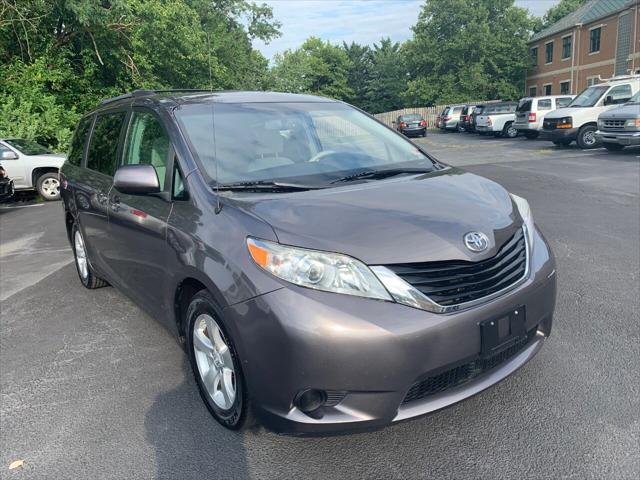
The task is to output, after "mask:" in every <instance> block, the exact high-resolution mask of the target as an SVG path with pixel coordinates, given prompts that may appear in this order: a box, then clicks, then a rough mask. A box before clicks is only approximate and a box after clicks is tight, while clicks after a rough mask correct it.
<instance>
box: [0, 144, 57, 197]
mask: <svg viewBox="0 0 640 480" xmlns="http://www.w3.org/2000/svg"><path fill="white" fill-rule="evenodd" d="M65 158H66V157H65V156H64V155H56V154H55V153H53V152H51V151H50V150H48V149H46V148H45V147H43V146H42V145H40V144H38V143H36V142H32V141H30V140H24V139H20V138H0V161H2V166H3V167H4V169H5V170H6V172H7V176H9V177H10V178H11V179H12V180H13V184H14V187H15V189H16V190H33V189H35V190H37V192H38V193H39V194H40V195H42V197H43V198H44V199H45V200H58V199H59V198H60V181H59V180H58V171H59V170H60V167H61V166H62V164H63V163H64V160H65Z"/></svg>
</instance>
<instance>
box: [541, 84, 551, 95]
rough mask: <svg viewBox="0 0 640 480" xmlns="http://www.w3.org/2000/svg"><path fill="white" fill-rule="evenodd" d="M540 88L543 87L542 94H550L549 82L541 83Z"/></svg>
mask: <svg viewBox="0 0 640 480" xmlns="http://www.w3.org/2000/svg"><path fill="white" fill-rule="evenodd" d="M542 88H544V94H545V95H551V84H550V83H547V84H546V85H543V86H542Z"/></svg>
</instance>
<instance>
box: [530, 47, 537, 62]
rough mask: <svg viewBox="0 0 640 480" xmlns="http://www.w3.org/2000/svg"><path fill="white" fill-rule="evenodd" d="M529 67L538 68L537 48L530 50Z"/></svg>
mask: <svg viewBox="0 0 640 480" xmlns="http://www.w3.org/2000/svg"><path fill="white" fill-rule="evenodd" d="M531 66H532V67H537V66H538V47H533V48H532V49H531Z"/></svg>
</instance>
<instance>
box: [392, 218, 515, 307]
mask: <svg viewBox="0 0 640 480" xmlns="http://www.w3.org/2000/svg"><path fill="white" fill-rule="evenodd" d="M387 268H389V269H390V270H392V271H393V272H394V273H395V274H396V275H398V276H399V277H400V278H402V279H403V280H404V281H405V282H407V283H409V284H411V285H413V286H414V287H415V288H417V289H418V290H419V291H420V292H422V293H423V294H425V295H426V296H427V297H429V298H430V299H431V300H433V301H434V302H436V303H438V304H439V305H442V306H451V305H457V304H460V303H465V302H471V301H473V300H477V299H480V298H483V297H486V296H488V295H491V294H493V293H496V292H498V291H500V290H503V289H505V288H507V287H509V286H511V285H513V284H514V283H516V282H517V281H519V280H520V279H522V277H523V276H524V275H525V273H526V270H527V246H526V240H525V235H524V230H523V229H522V228H519V229H518V230H517V231H516V233H515V234H514V235H513V236H512V237H511V238H510V239H509V240H507V242H506V243H505V244H504V245H502V247H500V250H498V253H496V255H495V256H493V257H491V258H488V259H486V260H482V261H479V262H468V261H464V260H452V261H444V262H428V263H405V264H396V265H387Z"/></svg>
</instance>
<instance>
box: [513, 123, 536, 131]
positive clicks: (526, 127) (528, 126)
mask: <svg viewBox="0 0 640 480" xmlns="http://www.w3.org/2000/svg"><path fill="white" fill-rule="evenodd" d="M513 127H514V128H515V129H516V130H518V131H519V132H539V131H540V129H539V128H538V127H536V124H535V123H514V124H513Z"/></svg>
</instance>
